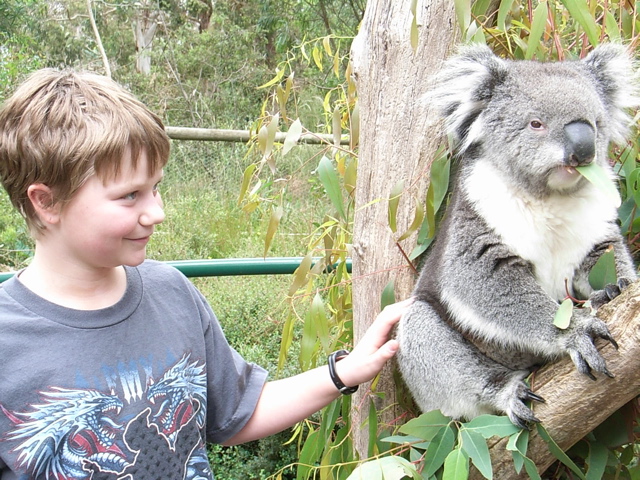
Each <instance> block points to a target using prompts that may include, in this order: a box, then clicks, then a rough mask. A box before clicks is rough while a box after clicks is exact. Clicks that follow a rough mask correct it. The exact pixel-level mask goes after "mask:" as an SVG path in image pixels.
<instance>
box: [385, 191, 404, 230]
mask: <svg viewBox="0 0 640 480" xmlns="http://www.w3.org/2000/svg"><path fill="white" fill-rule="evenodd" d="M403 190H404V180H400V181H399V182H398V183H396V184H395V185H394V186H393V188H392V189H391V193H390V195H389V210H388V215H389V228H391V231H392V232H393V233H396V230H397V225H396V220H397V219H396V217H397V215H398V204H399V203H400V196H401V195H402V192H403Z"/></svg>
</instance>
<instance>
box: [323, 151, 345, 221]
mask: <svg viewBox="0 0 640 480" xmlns="http://www.w3.org/2000/svg"><path fill="white" fill-rule="evenodd" d="M318 176H319V177H320V182H321V183H322V186H323V187H324V189H325V191H326V192H327V195H328V196H329V200H331V203H332V204H333V206H334V208H335V209H336V210H337V211H338V215H339V216H340V217H341V218H342V219H346V214H345V210H344V202H343V201H342V191H341V190H340V181H339V179H338V174H337V173H336V171H335V169H334V168H333V164H332V163H331V160H329V159H328V158H327V157H326V156H323V157H322V158H321V159H320V164H319V165H318Z"/></svg>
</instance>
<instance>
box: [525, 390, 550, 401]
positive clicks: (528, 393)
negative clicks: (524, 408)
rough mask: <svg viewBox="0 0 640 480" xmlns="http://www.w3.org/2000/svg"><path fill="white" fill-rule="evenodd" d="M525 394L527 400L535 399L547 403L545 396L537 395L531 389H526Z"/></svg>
mask: <svg viewBox="0 0 640 480" xmlns="http://www.w3.org/2000/svg"><path fill="white" fill-rule="evenodd" d="M524 394H525V397H526V399H527V400H533V401H535V402H539V403H547V401H546V400H545V399H544V398H542V397H541V396H540V395H536V394H535V393H533V392H532V391H531V390H529V389H527V390H525V392H524Z"/></svg>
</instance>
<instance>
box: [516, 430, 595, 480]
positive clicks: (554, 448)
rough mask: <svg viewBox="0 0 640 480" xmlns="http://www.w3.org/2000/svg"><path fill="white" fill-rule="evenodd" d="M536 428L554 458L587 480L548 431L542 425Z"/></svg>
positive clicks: (582, 479)
mask: <svg viewBox="0 0 640 480" xmlns="http://www.w3.org/2000/svg"><path fill="white" fill-rule="evenodd" d="M536 428H537V430H538V434H539V435H540V438H542V439H543V440H544V441H545V442H546V443H547V446H548V447H549V451H550V452H551V453H552V454H553V456H554V457H556V458H557V459H558V460H560V461H561V462H562V463H563V464H565V465H566V466H567V467H569V468H570V469H571V471H572V472H573V473H575V474H576V475H577V476H578V477H579V478H580V479H581V480H586V478H585V476H584V473H583V472H582V470H580V469H579V468H578V466H577V465H576V464H575V463H573V460H571V459H570V458H569V457H568V456H567V454H566V453H564V452H563V451H562V449H561V448H560V447H559V446H558V444H557V443H556V442H555V441H554V440H553V438H551V435H549V432H547V430H546V429H545V428H544V427H543V426H542V424H540V423H537V424H536ZM525 468H526V465H525Z"/></svg>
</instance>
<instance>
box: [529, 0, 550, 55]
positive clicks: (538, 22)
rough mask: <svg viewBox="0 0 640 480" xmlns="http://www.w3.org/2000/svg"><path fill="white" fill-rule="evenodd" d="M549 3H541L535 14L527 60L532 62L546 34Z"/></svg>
mask: <svg viewBox="0 0 640 480" xmlns="http://www.w3.org/2000/svg"><path fill="white" fill-rule="evenodd" d="M547 13H548V10H547V2H540V3H539V4H538V6H537V7H536V9H535V10H534V12H533V23H532V24H531V32H530V33H529V43H528V45H527V52H526V54H525V59H527V60H530V59H532V58H533V56H534V55H535V53H536V51H537V50H538V45H540V39H541V38H542V34H543V33H544V29H545V26H546V24H547Z"/></svg>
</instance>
